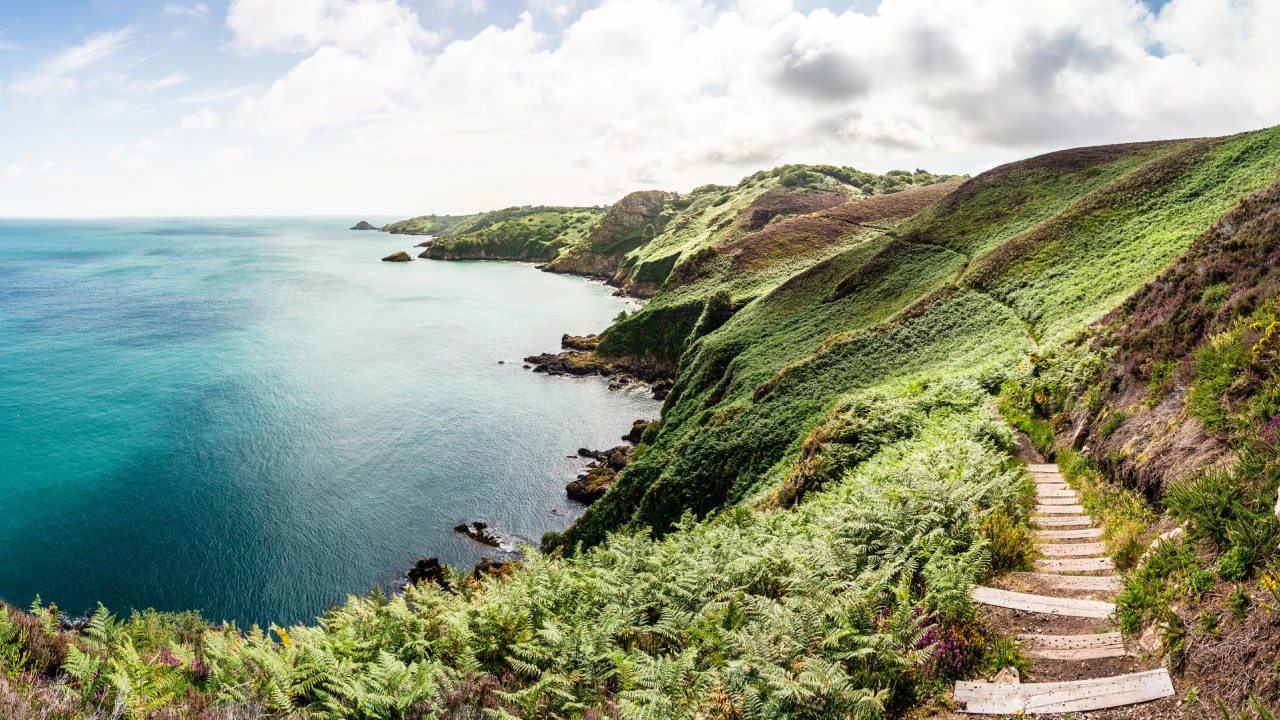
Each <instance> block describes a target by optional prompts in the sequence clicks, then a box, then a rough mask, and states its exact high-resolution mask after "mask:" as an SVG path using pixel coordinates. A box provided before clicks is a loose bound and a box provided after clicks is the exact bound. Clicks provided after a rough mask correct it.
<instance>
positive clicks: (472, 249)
mask: <svg viewBox="0 0 1280 720" xmlns="http://www.w3.org/2000/svg"><path fill="white" fill-rule="evenodd" d="M603 213H604V210H603V208H562V207H544V206H537V207H524V208H520V207H509V208H506V209H503V210H494V211H492V212H486V213H480V214H478V215H468V216H465V217H462V218H460V219H459V221H458V222H456V223H453V224H451V225H449V226H448V227H447V228H444V229H442V230H441V232H440V233H438V238H437V239H436V240H434V241H432V243H431V245H430V246H429V247H428V248H427V251H426V253H427V257H432V258H437V259H442V260H468V259H506V260H552V259H554V258H555V257H556V256H557V255H558V254H559V253H560V252H561V251H562V250H564V249H566V248H570V247H574V246H576V245H580V244H582V243H584V242H585V241H586V239H587V237H588V235H589V234H590V232H591V230H592V228H593V227H595V224H596V223H597V222H598V221H599V220H600V216H601V215H603ZM405 222H412V221H405ZM390 227H394V226H390ZM424 227H426V226H424ZM424 232H427V233H430V230H425V231H424ZM430 234H436V233H430Z"/></svg>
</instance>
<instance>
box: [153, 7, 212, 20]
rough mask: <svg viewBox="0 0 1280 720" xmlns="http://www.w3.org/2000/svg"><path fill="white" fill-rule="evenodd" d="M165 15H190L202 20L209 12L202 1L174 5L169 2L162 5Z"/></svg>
mask: <svg viewBox="0 0 1280 720" xmlns="http://www.w3.org/2000/svg"><path fill="white" fill-rule="evenodd" d="M164 14H165V15H177V16H179V17H182V16H185V17H192V18H195V19H197V20H203V19H204V18H205V16H206V15H208V14H209V7H208V6H207V5H205V4H204V3H196V4H194V5H176V4H174V3H170V4H168V5H165V6H164Z"/></svg>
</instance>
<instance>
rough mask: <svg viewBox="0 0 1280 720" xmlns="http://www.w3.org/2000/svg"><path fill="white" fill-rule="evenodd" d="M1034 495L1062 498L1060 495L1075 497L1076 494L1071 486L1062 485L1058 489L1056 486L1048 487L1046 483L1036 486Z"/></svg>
mask: <svg viewBox="0 0 1280 720" xmlns="http://www.w3.org/2000/svg"><path fill="white" fill-rule="evenodd" d="M1036 497H1038V498H1062V497H1069V498H1074V497H1077V495H1076V491H1075V490H1072V489H1071V488H1069V487H1067V486H1065V485H1063V486H1062V489H1058V488H1056V487H1053V488H1050V487H1049V486H1047V485H1041V486H1039V487H1037V488H1036Z"/></svg>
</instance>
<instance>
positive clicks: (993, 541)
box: [980, 507, 1035, 669]
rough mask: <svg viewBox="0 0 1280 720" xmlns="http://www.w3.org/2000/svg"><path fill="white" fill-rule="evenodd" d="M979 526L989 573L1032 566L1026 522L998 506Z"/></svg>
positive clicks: (1031, 545)
mask: <svg viewBox="0 0 1280 720" xmlns="http://www.w3.org/2000/svg"><path fill="white" fill-rule="evenodd" d="M980 528H981V530H982V536H983V537H985V538H986V539H987V542H988V543H989V547H990V552H991V567H990V571H991V573H993V574H999V573H1004V572H1012V571H1027V570H1030V569H1031V568H1032V564H1033V561H1034V560H1035V540H1034V539H1033V537H1032V535H1031V532H1030V531H1029V530H1028V528H1027V525H1026V523H1025V522H1023V521H1020V520H1018V519H1017V518H1014V517H1012V516H1011V515H1009V513H1008V512H1007V511H1005V509H1004V508H999V507H998V508H995V509H993V510H992V511H991V512H990V513H988V514H987V516H986V517H984V518H983V519H982V524H981V525H980ZM1019 669H1021V668H1019Z"/></svg>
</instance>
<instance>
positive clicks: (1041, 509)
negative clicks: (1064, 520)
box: [1035, 505, 1084, 515]
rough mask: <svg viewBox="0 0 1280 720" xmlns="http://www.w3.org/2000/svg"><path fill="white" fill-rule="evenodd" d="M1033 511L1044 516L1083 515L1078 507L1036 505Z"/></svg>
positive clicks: (1081, 508)
mask: <svg viewBox="0 0 1280 720" xmlns="http://www.w3.org/2000/svg"><path fill="white" fill-rule="evenodd" d="M1035 511H1036V512H1038V513H1041V514H1044V515H1083V514H1084V508H1083V507H1081V506H1079V505H1036V507H1035Z"/></svg>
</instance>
